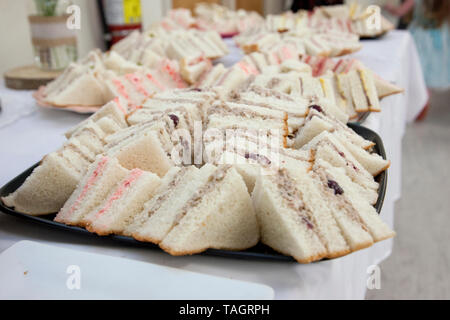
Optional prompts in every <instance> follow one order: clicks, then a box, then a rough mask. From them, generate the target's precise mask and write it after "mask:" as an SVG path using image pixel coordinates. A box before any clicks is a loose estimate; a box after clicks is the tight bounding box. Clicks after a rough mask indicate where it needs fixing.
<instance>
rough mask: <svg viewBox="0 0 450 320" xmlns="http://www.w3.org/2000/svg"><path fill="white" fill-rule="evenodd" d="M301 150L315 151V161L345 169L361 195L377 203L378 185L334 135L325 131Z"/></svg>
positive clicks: (372, 202)
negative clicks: (318, 160) (325, 162)
mask: <svg viewBox="0 0 450 320" xmlns="http://www.w3.org/2000/svg"><path fill="white" fill-rule="evenodd" d="M301 150H313V151H314V158H315V159H322V160H324V161H327V162H328V163H330V164H331V165H333V166H335V167H338V168H344V170H345V173H346V175H347V176H348V177H349V178H350V179H351V180H352V181H353V182H354V183H356V184H358V185H359V186H360V187H361V194H363V195H364V196H365V197H366V198H367V200H368V201H369V203H371V204H375V203H376V202H377V200H378V187H379V185H378V183H377V182H376V181H375V180H374V178H373V176H372V174H371V173H369V172H368V171H367V170H366V169H365V168H364V167H363V166H362V165H361V164H360V163H359V162H358V160H356V159H355V158H354V157H353V155H352V153H351V152H350V151H348V149H347V148H345V147H344V145H343V144H342V143H341V142H340V141H339V140H338V139H337V138H336V137H335V136H334V135H333V134H331V133H329V132H327V131H324V132H322V133H321V134H319V135H317V136H316V137H315V138H314V139H312V140H311V141H310V142H309V143H308V144H306V145H304V146H303V147H302V149H301Z"/></svg>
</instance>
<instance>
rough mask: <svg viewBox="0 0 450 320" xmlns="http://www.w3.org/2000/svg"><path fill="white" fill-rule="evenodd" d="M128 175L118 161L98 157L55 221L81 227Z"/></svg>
mask: <svg viewBox="0 0 450 320" xmlns="http://www.w3.org/2000/svg"><path fill="white" fill-rule="evenodd" d="M127 174H128V170H127V169H125V168H123V167H122V166H121V165H120V164H119V162H118V161H117V159H115V158H108V157H105V156H98V157H97V159H96V161H95V162H94V163H92V164H91V166H90V167H89V168H88V171H87V172H86V174H85V175H84V177H83V178H82V179H81V180H80V182H79V183H78V186H77V188H76V189H75V191H74V192H73V193H72V195H71V196H70V198H69V199H68V200H67V201H66V203H65V204H64V206H63V207H62V208H61V210H60V211H59V213H58V214H57V215H56V217H55V221H57V222H62V223H65V224H68V225H80V223H81V220H82V219H83V218H84V217H85V216H86V215H87V214H88V213H89V212H91V211H92V210H94V209H95V208H96V207H98V206H99V205H100V204H101V203H102V202H103V201H104V199H105V198H106V196H107V195H108V194H109V193H110V191H111V189H112V188H113V187H114V186H115V185H117V184H118V183H119V181H121V180H122V179H123V178H124V177H125V176H126V175H127Z"/></svg>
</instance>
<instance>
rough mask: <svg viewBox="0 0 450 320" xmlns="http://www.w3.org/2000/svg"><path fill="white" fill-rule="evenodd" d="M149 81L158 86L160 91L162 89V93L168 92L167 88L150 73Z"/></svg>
mask: <svg viewBox="0 0 450 320" xmlns="http://www.w3.org/2000/svg"><path fill="white" fill-rule="evenodd" d="M146 76H147V79H148V80H150V81H151V82H152V83H153V84H155V86H157V87H158V88H159V89H161V90H162V91H164V90H166V88H165V87H164V86H163V85H162V84H161V83H160V82H159V81H158V80H156V79H155V77H154V76H152V75H151V74H150V73H147V74H146Z"/></svg>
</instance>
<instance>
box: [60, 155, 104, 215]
mask: <svg viewBox="0 0 450 320" xmlns="http://www.w3.org/2000/svg"><path fill="white" fill-rule="evenodd" d="M108 161H109V159H108V158H107V157H103V158H102V159H101V160H100V162H99V163H98V165H97V168H95V170H94V172H93V173H92V175H91V176H90V177H89V179H88V181H87V183H86V184H85V186H84V187H83V190H82V191H81V193H80V195H79V196H78V198H77V199H76V200H75V202H74V203H73V205H72V206H71V207H70V209H69V211H68V212H67V216H71V215H72V213H73V212H74V211H75V210H77V209H78V207H79V206H80V204H81V201H82V200H83V199H84V198H85V197H86V195H87V193H88V191H89V189H90V188H91V187H92V185H93V184H94V183H95V182H96V181H97V179H98V178H99V176H100V174H101V173H102V172H103V170H104V169H105V166H106V164H107V163H108Z"/></svg>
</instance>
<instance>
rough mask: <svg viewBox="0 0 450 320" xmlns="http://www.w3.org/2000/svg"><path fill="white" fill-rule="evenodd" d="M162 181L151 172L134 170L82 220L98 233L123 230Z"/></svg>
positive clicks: (83, 223) (87, 227) (112, 232)
mask: <svg viewBox="0 0 450 320" xmlns="http://www.w3.org/2000/svg"><path fill="white" fill-rule="evenodd" d="M160 182H161V179H159V177H158V176H157V175H155V174H153V173H151V172H146V171H142V170H140V169H133V170H131V171H130V172H129V173H128V174H127V175H126V176H125V177H124V178H123V179H122V180H121V181H120V182H119V183H118V184H117V185H116V186H115V187H113V188H112V190H111V192H110V193H109V194H108V195H107V196H106V198H105V199H104V201H103V202H102V203H101V204H100V205H99V206H98V207H96V208H94V210H93V211H91V212H89V213H88V214H86V215H85V216H84V218H83V219H82V220H81V224H82V225H85V226H86V229H87V230H89V231H90V232H95V233H97V234H98V235H108V234H122V233H123V230H125V228H126V227H127V226H128V224H129V223H131V221H132V220H133V218H134V216H135V215H136V214H138V213H139V212H141V211H142V209H143V207H144V203H145V202H147V201H148V200H149V199H150V198H151V197H152V196H153V193H154V191H155V189H156V188H157V187H158V186H159V184H160Z"/></svg>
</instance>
